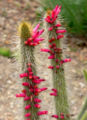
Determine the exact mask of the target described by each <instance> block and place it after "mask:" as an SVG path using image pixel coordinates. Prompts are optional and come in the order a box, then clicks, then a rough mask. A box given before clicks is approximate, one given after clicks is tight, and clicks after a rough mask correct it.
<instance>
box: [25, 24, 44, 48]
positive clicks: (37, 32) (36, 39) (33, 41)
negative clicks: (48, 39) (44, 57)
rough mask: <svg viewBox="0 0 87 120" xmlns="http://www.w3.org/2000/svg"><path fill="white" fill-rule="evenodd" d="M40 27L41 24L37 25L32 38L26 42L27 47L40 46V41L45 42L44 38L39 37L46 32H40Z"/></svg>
mask: <svg viewBox="0 0 87 120" xmlns="http://www.w3.org/2000/svg"><path fill="white" fill-rule="evenodd" d="M39 27H40V24H37V26H36V27H35V28H34V29H33V33H32V36H31V37H30V38H28V40H27V41H25V44H26V45H29V46H36V45H38V44H39V42H40V41H43V40H44V39H43V38H39V36H40V35H41V34H42V33H43V32H44V30H43V29H42V30H38V29H39Z"/></svg>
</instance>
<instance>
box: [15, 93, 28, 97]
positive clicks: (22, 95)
mask: <svg viewBox="0 0 87 120" xmlns="http://www.w3.org/2000/svg"><path fill="white" fill-rule="evenodd" d="M25 96H26V94H24V93H20V94H16V97H25Z"/></svg>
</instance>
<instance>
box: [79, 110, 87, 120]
mask: <svg viewBox="0 0 87 120" xmlns="http://www.w3.org/2000/svg"><path fill="white" fill-rule="evenodd" d="M80 120H87V111H86V112H85V113H84V114H83V116H82V118H81V119H80Z"/></svg>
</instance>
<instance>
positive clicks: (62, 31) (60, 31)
mask: <svg viewBox="0 0 87 120" xmlns="http://www.w3.org/2000/svg"><path fill="white" fill-rule="evenodd" d="M64 32H66V30H57V31H56V33H64Z"/></svg>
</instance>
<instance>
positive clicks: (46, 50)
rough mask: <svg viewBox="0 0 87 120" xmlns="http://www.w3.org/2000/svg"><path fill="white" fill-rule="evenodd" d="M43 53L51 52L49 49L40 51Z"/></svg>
mask: <svg viewBox="0 0 87 120" xmlns="http://www.w3.org/2000/svg"><path fill="white" fill-rule="evenodd" d="M40 51H41V52H50V51H51V50H49V49H40Z"/></svg>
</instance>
